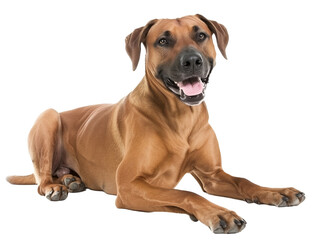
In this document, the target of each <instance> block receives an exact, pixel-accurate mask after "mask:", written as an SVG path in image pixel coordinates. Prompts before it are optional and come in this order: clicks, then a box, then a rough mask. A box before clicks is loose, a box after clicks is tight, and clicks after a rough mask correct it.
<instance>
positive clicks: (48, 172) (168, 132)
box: [8, 15, 305, 233]
mask: <svg viewBox="0 0 319 240" xmlns="http://www.w3.org/2000/svg"><path fill="white" fill-rule="evenodd" d="M212 34H215V37H216V39H217V45H218V48H219V50H220V51H221V53H222V55H223V56H224V57H225V58H226V52H225V48H226V45H227V43H228V33H227V30H226V28H225V27H224V26H223V25H221V24H219V23H217V22H215V21H210V20H207V19H206V18H205V17H203V16H201V15H196V16H187V17H183V18H178V19H173V20H168V19H162V20H152V21H150V22H149V23H148V24H147V25H146V26H144V27H141V28H138V29H136V30H134V31H133V32H132V33H131V34H130V35H129V36H128V37H127V38H126V50H127V52H128V54H129V56H130V58H131V60H132V63H133V70H135V68H136V67H137V64H138V61H139V57H140V49H141V43H143V44H144V45H145V47H146V74H145V77H144V78H143V80H142V81H141V83H140V84H139V85H138V86H137V87H136V89H135V90H134V91H133V92H131V93H130V94H129V95H128V96H127V97H125V98H124V99H122V100H121V101H120V102H119V103H117V104H114V105H95V106H88V107H83V108H79V109H75V110H72V111H68V112H63V113H58V112H56V111H55V110H53V109H49V110H47V111H45V112H44V113H42V114H41V115H40V117H39V118H38V120H37V121H36V123H35V125H34V127H33V128H32V129H31V132H30V135H29V150H30V154H31V158H32V162H33V164H34V174H32V175H29V176H23V177H22V176H12V177H8V181H9V182H11V183H13V184H35V183H37V184H38V185H39V187H38V192H39V194H41V195H45V196H46V197H47V198H48V199H49V200H53V201H57V200H64V199H65V198H66V197H67V195H68V192H78V191H82V190H84V189H85V186H86V187H87V188H89V189H94V190H102V191H105V192H107V193H109V194H116V195H117V199H116V206H117V207H119V208H127V209H133V210H141V211H168V212H178V213H186V214H189V215H190V216H191V218H192V219H193V220H197V219H198V220H200V221H201V222H202V223H204V224H205V225H207V226H209V227H210V229H211V230H212V231H213V232H215V233H237V232H240V231H241V230H242V229H244V227H245V225H246V222H245V220H243V219H242V218H241V217H239V216H238V215H237V214H236V213H235V212H232V211H229V210H227V209H225V208H222V207H219V206H217V205H215V204H213V203H211V202H209V201H208V200H206V199H205V198H203V197H201V196H199V195H197V194H194V193H192V192H187V191H180V190H175V189H174V187H175V186H176V184H177V183H178V182H179V181H180V179H181V178H182V177H183V176H184V174H186V173H191V174H192V175H193V176H194V177H195V179H196V180H197V181H198V183H199V184H200V185H201V187H202V189H203V191H205V192H207V193H210V194H213V195H218V196H225V197H230V198H235V199H240V200H245V201H247V202H255V203H261V204H269V205H275V206H279V207H285V206H296V205H298V204H300V203H301V202H302V201H303V200H304V199H305V195H304V194H303V193H302V192H300V191H298V190H296V189H294V188H276V189H274V188H265V187H260V186H258V185H255V184H253V183H251V182H250V181H248V180H246V179H243V178H237V177H232V176H230V175H228V174H227V173H225V172H224V171H223V169H222V166H221V157H220V151H219V147H218V142H217V139H216V136H215V133H214V131H213V129H212V128H211V126H210V125H209V124H208V113H207V109H206V105H205V104H204V103H202V101H203V99H204V96H205V93H204V91H205V88H206V85H207V84H208V80H209V76H210V73H211V71H212V69H213V67H214V66H215V63H216V52H215V48H214V45H213V41H212Z"/></svg>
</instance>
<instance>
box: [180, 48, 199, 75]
mask: <svg viewBox="0 0 319 240" xmlns="http://www.w3.org/2000/svg"><path fill="white" fill-rule="evenodd" d="M202 65H203V58H202V56H201V55H200V54H199V53H198V52H195V51H190V52H186V53H185V54H183V55H182V56H181V58H180V66H181V68H182V69H183V70H184V71H187V72H190V71H192V72H196V71H197V70H199V69H201V68H202Z"/></svg>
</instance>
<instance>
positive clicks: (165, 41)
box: [158, 38, 168, 46]
mask: <svg viewBox="0 0 319 240" xmlns="http://www.w3.org/2000/svg"><path fill="white" fill-rule="evenodd" d="M158 43H159V45H161V46H165V45H167V44H168V41H167V39H166V38H161V39H160V40H159V41H158Z"/></svg>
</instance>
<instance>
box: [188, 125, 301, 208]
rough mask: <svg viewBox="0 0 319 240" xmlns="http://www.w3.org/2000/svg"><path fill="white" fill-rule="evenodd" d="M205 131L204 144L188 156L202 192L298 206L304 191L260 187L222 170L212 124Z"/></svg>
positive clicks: (284, 205)
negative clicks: (205, 139)
mask: <svg viewBox="0 0 319 240" xmlns="http://www.w3.org/2000/svg"><path fill="white" fill-rule="evenodd" d="M207 133H209V135H208V138H207V141H206V144H204V145H203V146H202V147H201V148H199V149H198V150H196V151H194V152H193V153H192V156H191V158H192V159H194V164H193V165H194V170H193V171H192V175H193V176H194V177H195V179H196V180H197V181H198V182H199V184H200V185H201V187H202V189H203V190H204V191H205V192H207V193H210V194H213V195H218V196H223V197H230V198H235V199H240V200H245V201H247V202H249V203H252V202H255V203H258V204H268V205H275V206H278V207H287V206H297V205H299V204H300V203H301V202H303V201H304V200H305V194H304V193H302V192H300V191H299V190H296V189H294V188H267V187H261V186H259V185H257V184H254V183H252V182H250V181H248V180H247V179H245V178H239V177H233V176H231V175H229V174H227V173H225V172H224V171H223V169H222V166H221V157H220V152H219V147H218V142H217V139H216V136H215V133H214V131H213V130H212V129H211V128H210V129H209V130H208V131H207Z"/></svg>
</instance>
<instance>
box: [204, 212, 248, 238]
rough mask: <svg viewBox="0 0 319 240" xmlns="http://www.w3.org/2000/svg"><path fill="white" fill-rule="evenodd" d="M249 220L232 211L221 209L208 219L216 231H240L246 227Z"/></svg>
mask: <svg viewBox="0 0 319 240" xmlns="http://www.w3.org/2000/svg"><path fill="white" fill-rule="evenodd" d="M246 224H247V222H246V221H245V220H244V219H243V218H241V217H239V216H238V215H237V214H236V213H235V212H232V211H221V212H219V213H218V214H214V215H213V216H211V217H210V219H209V220H208V221H207V225H208V227H209V228H210V230H211V231H212V232H214V233H217V234H221V233H227V234H230V233H239V232H240V231H242V230H243V229H244V228H245V227H246Z"/></svg>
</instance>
